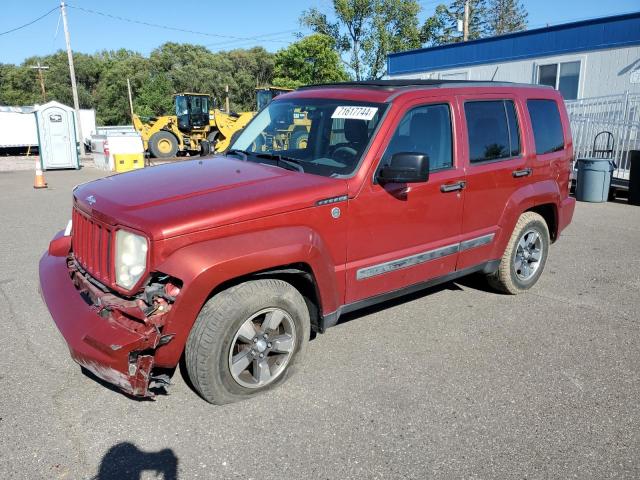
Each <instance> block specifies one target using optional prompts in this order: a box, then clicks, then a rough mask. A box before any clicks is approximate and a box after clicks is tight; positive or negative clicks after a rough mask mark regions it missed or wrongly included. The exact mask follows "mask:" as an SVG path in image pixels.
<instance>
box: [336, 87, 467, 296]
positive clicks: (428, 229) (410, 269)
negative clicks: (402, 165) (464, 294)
mask: <svg viewBox="0 0 640 480" xmlns="http://www.w3.org/2000/svg"><path fill="white" fill-rule="evenodd" d="M403 112H404V113H400V114H399V115H398V116H397V117H396V120H395V121H396V125H395V127H394V128H393V129H392V130H391V131H395V133H394V134H393V136H392V137H391V139H390V141H389V142H388V143H387V145H386V146H385V145H383V146H382V147H381V150H380V151H379V152H378V155H379V158H380V162H379V164H380V165H383V164H384V163H385V162H388V161H390V159H391V157H392V155H393V154H394V153H399V152H415V153H426V154H427V155H428V156H429V161H430V173H429V179H428V181H427V182H423V183H411V184H386V185H381V184H379V183H377V182H376V181H375V180H373V179H371V180H370V181H367V184H365V186H364V187H363V189H362V190H361V192H360V193H359V194H358V196H357V197H356V198H354V199H353V200H351V201H350V202H349V228H348V242H347V245H348V247H347V248H348V250H347V266H346V283H347V289H346V298H345V303H346V304H349V303H353V302H357V301H359V300H363V299H366V298H369V297H373V296H376V295H380V294H384V293H388V292H391V291H394V290H398V289H402V288H404V287H408V286H410V285H414V284H418V283H422V282H425V281H428V280H430V279H433V278H436V277H441V276H444V275H447V274H448V273H451V272H453V271H455V267H456V261H457V258H458V248H457V246H458V242H459V236H460V233H461V223H462V205H463V201H464V198H463V196H464V192H463V188H464V183H463V182H464V178H465V174H464V170H463V166H462V164H461V162H460V159H461V158H462V157H461V155H460V152H459V151H458V148H459V146H458V143H457V142H455V141H454V138H455V136H454V129H453V118H454V114H453V113H454V105H453V102H451V101H450V100H449V99H447V100H443V101H431V100H430V101H429V103H425V101H422V102H414V103H413V104H410V105H409V106H408V107H407V108H405V109H403ZM378 168H379V166H378Z"/></svg>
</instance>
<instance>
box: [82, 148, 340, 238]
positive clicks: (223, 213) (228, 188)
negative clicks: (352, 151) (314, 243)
mask: <svg viewBox="0 0 640 480" xmlns="http://www.w3.org/2000/svg"><path fill="white" fill-rule="evenodd" d="M346 193H347V182H346V180H341V179H335V178H326V177H321V176H318V175H311V174H305V173H299V172H293V171H289V170H284V169H282V168H278V167H274V166H270V165H263V164H259V163H254V162H246V161H242V160H238V159H235V158H231V157H223V156H216V157H213V158H207V159H198V160H190V161H184V162H177V163H171V164H165V165H160V166H156V167H151V168H144V169H141V170H135V171H132V172H128V173H123V174H120V175H113V176H110V177H104V178H101V179H99V180H95V181H93V182H89V183H84V184H82V185H80V186H78V187H76V189H75V190H74V204H75V206H77V207H78V208H80V209H81V210H83V211H85V212H87V213H89V214H91V215H92V216H94V217H96V218H98V219H99V220H101V221H103V222H106V223H108V224H110V225H122V226H128V227H131V228H134V229H137V230H140V231H142V232H144V233H146V234H147V235H149V236H150V237H151V238H152V239H154V240H159V239H164V238H170V237H174V236H177V235H184V234H187V233H193V232H196V231H199V230H203V229H206V228H211V227H217V226H222V225H227V224H230V223H237V222H241V221H246V220H252V219H255V218H260V217H266V216H269V215H275V214H278V213H284V212H287V211H292V210H298V209H301V208H309V207H313V206H315V203H316V202H317V201H318V200H322V199H325V198H330V197H334V196H340V195H346Z"/></svg>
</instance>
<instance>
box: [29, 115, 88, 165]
mask: <svg viewBox="0 0 640 480" xmlns="http://www.w3.org/2000/svg"><path fill="white" fill-rule="evenodd" d="M34 114H35V116H36V126H37V130H38V149H39V152H40V163H41V165H42V169H43V170H51V169H54V168H80V159H79V158H78V140H77V135H76V123H75V112H74V111H73V109H72V108H71V107H67V106H66V105H63V104H61V103H58V102H48V103H45V104H44V105H40V106H38V107H36V109H35V111H34Z"/></svg>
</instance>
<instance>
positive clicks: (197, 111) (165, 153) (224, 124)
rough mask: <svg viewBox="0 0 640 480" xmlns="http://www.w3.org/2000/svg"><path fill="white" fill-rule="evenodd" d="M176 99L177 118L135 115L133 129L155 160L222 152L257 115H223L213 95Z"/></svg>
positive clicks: (133, 116) (193, 94) (192, 94)
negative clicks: (182, 155)
mask: <svg viewBox="0 0 640 480" xmlns="http://www.w3.org/2000/svg"><path fill="white" fill-rule="evenodd" d="M173 99H174V102H173V103H174V107H175V115H163V116H160V117H153V118H150V119H148V121H144V122H143V121H142V119H141V118H140V116H139V115H135V114H133V115H132V118H133V126H134V128H135V129H136V130H137V131H138V132H139V133H140V135H141V136H142V142H143V144H144V149H145V151H148V152H149V153H150V154H151V156H152V157H155V158H171V157H175V156H176V155H177V154H178V153H189V154H195V153H205V154H207V153H209V152H210V151H215V152H222V151H224V150H226V149H227V148H228V147H229V144H230V143H231V137H232V136H233V134H234V133H235V132H237V131H239V130H241V129H243V128H244V127H245V126H246V125H247V123H249V120H251V119H252V118H253V116H254V115H255V113H254V112H242V113H232V112H223V111H222V110H220V109H218V108H215V105H214V103H213V101H212V99H211V97H210V96H209V95H204V94H201V93H188V92H187V93H178V94H176V95H174V97H173Z"/></svg>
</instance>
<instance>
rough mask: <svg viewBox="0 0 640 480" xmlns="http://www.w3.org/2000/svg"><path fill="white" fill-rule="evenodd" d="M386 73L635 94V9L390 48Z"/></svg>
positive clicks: (639, 76)
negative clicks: (445, 41)
mask: <svg viewBox="0 0 640 480" xmlns="http://www.w3.org/2000/svg"><path fill="white" fill-rule="evenodd" d="M387 72H388V78H394V79H398V78H422V79H429V78H434V79H455V80H496V81H509V82H523V83H538V84H543V85H551V86H552V87H554V88H556V89H558V90H560V91H561V92H562V95H563V96H564V98H565V100H576V99H583V98H592V97H600V96H604V95H614V94H623V93H626V92H629V93H631V94H633V93H640V12H638V13H631V14H626V15H617V16H613V17H604V18H597V19H592V20H586V21H581V22H574V23H566V24H563V25H556V26H552V27H546V28H539V29H535V30H527V31H524V32H518V33H511V34H507V35H502V36H499V37H492V38H484V39H481V40H473V41H469V42H465V43H454V44H450V45H443V46H438V47H432V48H423V49H420V50H411V51H407V52H402V53H395V54H391V55H389V57H388V58H387Z"/></svg>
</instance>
